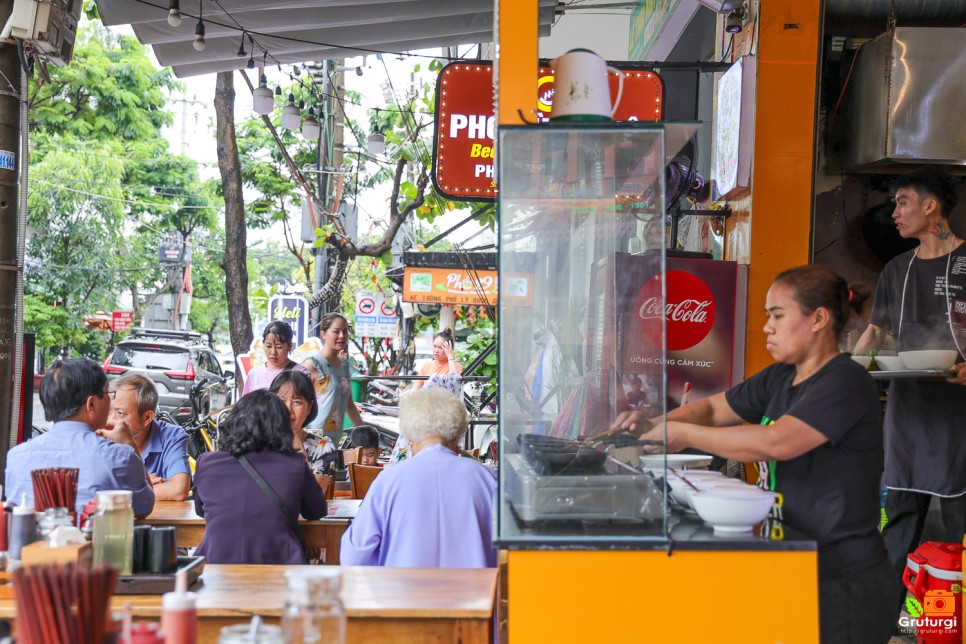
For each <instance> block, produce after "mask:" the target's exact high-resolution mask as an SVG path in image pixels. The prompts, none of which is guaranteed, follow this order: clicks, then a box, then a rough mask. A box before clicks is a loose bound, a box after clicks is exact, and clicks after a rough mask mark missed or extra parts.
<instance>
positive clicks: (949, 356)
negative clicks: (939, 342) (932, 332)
mask: <svg viewBox="0 0 966 644" xmlns="http://www.w3.org/2000/svg"><path fill="white" fill-rule="evenodd" d="M957 356H959V352H958V351H955V350H953V349H948V350H947V349H930V350H926V351H900V352H899V357H900V358H902V362H903V364H905V365H906V367H907V368H909V369H926V370H929V371H940V370H945V369H949V368H950V367H952V366H953V364H955V362H956V357H957Z"/></svg>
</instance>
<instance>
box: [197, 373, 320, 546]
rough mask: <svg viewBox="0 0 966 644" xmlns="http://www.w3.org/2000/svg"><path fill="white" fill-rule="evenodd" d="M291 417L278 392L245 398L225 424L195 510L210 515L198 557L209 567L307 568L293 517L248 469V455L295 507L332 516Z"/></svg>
mask: <svg viewBox="0 0 966 644" xmlns="http://www.w3.org/2000/svg"><path fill="white" fill-rule="evenodd" d="M294 438H295V437H294V435H293V434H292V426H291V424H290V422H289V412H288V409H286V407H285V404H284V403H283V402H282V401H281V399H280V398H279V397H278V396H276V395H275V394H273V393H271V392H268V391H265V390H258V391H253V392H252V393H250V394H248V395H247V396H244V397H243V398H242V399H241V400H239V401H238V403H237V404H235V406H234V407H233V408H232V410H231V411H230V412H229V415H228V418H227V419H226V420H225V421H224V422H223V424H222V426H221V436H220V437H219V447H220V450H219V451H217V452H208V453H207V454H202V455H201V457H200V458H199V459H198V467H197V470H196V472H195V511H196V512H197V513H198V514H200V515H203V516H204V517H205V536H204V538H203V539H202V540H201V545H199V546H198V550H197V553H198V554H200V555H204V556H206V557H207V558H208V562H209V563H216V564H222V563H225V564H227V563H232V564H236V563H237V564H304V563H306V559H305V552H304V551H303V550H302V546H301V545H300V544H299V540H298V537H297V536H296V534H295V527H294V526H293V525H292V524H291V523H290V521H289V519H288V516H286V514H285V513H283V512H282V509H281V508H280V507H278V506H277V505H275V503H274V501H273V500H272V498H271V497H270V496H269V495H268V493H267V492H266V491H265V490H263V489H262V488H261V487H259V485H258V483H256V482H255V479H254V478H252V476H251V475H250V474H249V473H248V472H247V471H245V469H244V468H243V467H242V464H241V463H240V462H239V460H238V458H239V457H241V456H245V457H246V458H247V460H248V462H249V463H251V465H252V467H253V468H254V469H255V471H256V472H258V473H259V474H260V475H261V476H262V478H264V479H265V481H266V482H267V483H268V484H269V486H271V488H272V489H273V490H275V493H276V494H277V495H278V496H279V497H280V498H281V500H282V502H283V503H284V504H285V506H286V507H287V508H288V513H289V514H290V515H291V516H293V517H297V516H298V515H299V514H300V513H301V515H302V516H303V517H304V518H306V519H319V518H322V517H324V516H325V514H326V506H325V497H324V496H323V495H322V488H320V487H319V484H318V483H317V482H316V480H315V476H314V475H313V474H312V470H310V469H309V465H308V463H306V461H305V457H304V456H303V455H302V454H301V453H300V452H298V451H296V450H295V449H294V448H293V446H292V443H293V441H294Z"/></svg>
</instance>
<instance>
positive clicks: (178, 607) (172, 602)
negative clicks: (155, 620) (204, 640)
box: [161, 571, 198, 644]
mask: <svg viewBox="0 0 966 644" xmlns="http://www.w3.org/2000/svg"><path fill="white" fill-rule="evenodd" d="M196 600H197V595H195V593H189V592H188V573H187V572H185V571H181V572H179V573H178V574H177V576H176V577H175V585H174V592H173V593H165V594H164V596H163V597H161V631H162V632H163V633H164V642H165V644H196V642H197V641H198V613H197V612H196V610H195V601H196Z"/></svg>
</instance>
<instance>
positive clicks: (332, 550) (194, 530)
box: [136, 499, 362, 565]
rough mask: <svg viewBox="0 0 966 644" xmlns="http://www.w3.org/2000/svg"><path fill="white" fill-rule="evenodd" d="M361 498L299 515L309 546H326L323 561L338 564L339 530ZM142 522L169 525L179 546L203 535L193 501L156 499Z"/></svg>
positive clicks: (193, 544)
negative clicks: (310, 517) (321, 514)
mask: <svg viewBox="0 0 966 644" xmlns="http://www.w3.org/2000/svg"><path fill="white" fill-rule="evenodd" d="M361 503H362V501H361V500H360V499H333V500H331V501H329V502H328V506H329V514H328V516H326V517H325V518H324V519H319V520H318V521H306V520H305V519H301V518H300V519H299V527H300V528H301V529H302V537H303V538H304V539H305V543H306V545H307V546H308V547H310V548H325V563H327V564H334V565H338V563H339V556H340V554H341V550H342V534H343V533H344V532H345V531H346V530H347V529H348V527H349V523H350V522H351V521H352V519H354V518H355V516H356V513H357V512H358V511H359V505H360V504H361ZM136 523H139V524H142V525H156V526H161V525H171V526H174V528H175V535H176V536H175V539H176V540H177V542H178V545H179V546H182V547H185V548H194V547H197V546H198V544H200V543H201V538H202V537H203V536H205V518H204V517H200V516H198V515H197V514H196V513H195V504H194V502H193V501H157V502H155V504H154V511H153V512H151V514H149V515H148V516H147V517H145V518H143V519H138V520H137V521H136Z"/></svg>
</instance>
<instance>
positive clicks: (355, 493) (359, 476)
mask: <svg viewBox="0 0 966 644" xmlns="http://www.w3.org/2000/svg"><path fill="white" fill-rule="evenodd" d="M381 471H382V468H381V467H372V466H369V465H359V464H358V463H349V490H351V492H352V495H351V497H350V498H353V499H362V498H364V497H365V496H366V492H368V491H369V487H370V486H371V485H372V482H373V481H375V480H376V477H377V476H379V472H381Z"/></svg>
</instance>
